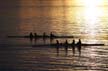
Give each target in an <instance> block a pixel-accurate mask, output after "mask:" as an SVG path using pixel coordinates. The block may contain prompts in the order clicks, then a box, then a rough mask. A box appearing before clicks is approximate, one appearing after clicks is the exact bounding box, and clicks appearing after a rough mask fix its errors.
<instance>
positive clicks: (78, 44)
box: [77, 39, 81, 55]
mask: <svg viewBox="0 0 108 71" xmlns="http://www.w3.org/2000/svg"><path fill="white" fill-rule="evenodd" d="M77 48H78V52H79V55H80V54H81V39H79V41H78V43H77Z"/></svg>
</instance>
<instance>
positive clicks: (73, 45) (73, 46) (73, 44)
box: [71, 39, 75, 54]
mask: <svg viewBox="0 0 108 71" xmlns="http://www.w3.org/2000/svg"><path fill="white" fill-rule="evenodd" d="M71 46H72V50H73V54H75V40H74V39H73V42H72V44H71Z"/></svg>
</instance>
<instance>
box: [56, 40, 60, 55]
mask: <svg viewBox="0 0 108 71" xmlns="http://www.w3.org/2000/svg"><path fill="white" fill-rule="evenodd" d="M59 47H60V44H59V41H58V40H56V49H57V56H58V55H59Z"/></svg>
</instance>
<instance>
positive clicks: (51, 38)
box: [50, 32, 54, 43]
mask: <svg viewBox="0 0 108 71" xmlns="http://www.w3.org/2000/svg"><path fill="white" fill-rule="evenodd" d="M53 39H54V34H53V33H52V32H51V33H50V43H52V42H53Z"/></svg>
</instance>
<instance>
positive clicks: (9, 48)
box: [0, 7, 108, 71]
mask: <svg viewBox="0 0 108 71" xmlns="http://www.w3.org/2000/svg"><path fill="white" fill-rule="evenodd" d="M16 10H17V7H16V8H10V10H8V9H5V8H4V9H3V10H1V11H0V12H2V13H3V14H2V15H1V16H2V17H1V23H3V24H0V26H1V27H0V33H1V34H0V71H107V70H108V46H88V47H87V46H86V47H82V50H81V56H79V53H78V52H77V50H76V53H75V55H74V56H73V53H72V49H71V48H69V49H68V53H66V52H65V50H64V48H60V49H59V53H57V49H56V48H53V47H32V46H31V45H32V44H46V43H50V40H46V43H44V42H43V40H42V39H39V40H37V42H33V43H32V44H31V42H30V41H29V39H23V38H22V39H18V38H16V39H10V38H7V37H6V36H7V35H24V34H28V33H29V32H31V31H32V32H37V33H38V34H42V33H43V32H47V33H48V34H49V33H50V32H53V33H54V34H57V35H74V36H78V37H79V38H81V39H82V42H86V43H104V44H105V45H108V25H107V24H108V20H107V19H108V14H107V13H108V8H106V7H105V8H87V9H86V8H82V7H68V8H66V10H63V8H61V7H53V8H49V7H44V8H42V10H41V9H40V8H34V7H30V8H27V7H22V8H21V9H20V10H19V8H18V11H17V12H18V15H16V14H15V13H16ZM49 10H50V13H49ZM43 11H44V12H43ZM25 12H26V13H25ZM35 12H36V13H35ZM47 12H48V13H47ZM64 13H65V15H64ZM38 14H39V15H38ZM37 15H38V16H37ZM75 40H76V41H77V40H78V39H77V38H75ZM59 41H60V42H64V41H65V39H59ZM68 41H69V43H71V42H72V39H68ZM53 43H55V40H54V41H53Z"/></svg>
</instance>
